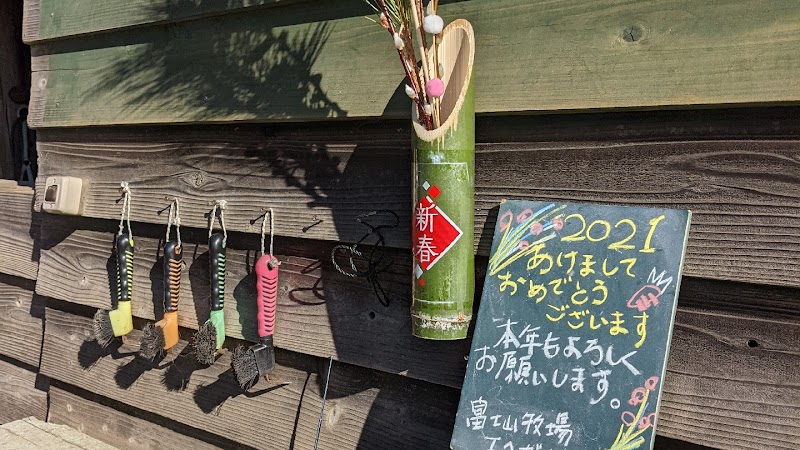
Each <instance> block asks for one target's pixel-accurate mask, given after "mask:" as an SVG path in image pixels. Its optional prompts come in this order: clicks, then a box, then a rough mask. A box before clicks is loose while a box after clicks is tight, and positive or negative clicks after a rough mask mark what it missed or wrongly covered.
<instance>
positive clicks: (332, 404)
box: [42, 309, 458, 449]
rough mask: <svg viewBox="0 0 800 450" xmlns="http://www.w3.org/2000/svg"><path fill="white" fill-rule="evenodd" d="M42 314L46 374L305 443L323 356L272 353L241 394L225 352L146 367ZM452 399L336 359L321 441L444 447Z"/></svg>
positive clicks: (207, 428) (165, 411)
mask: <svg viewBox="0 0 800 450" xmlns="http://www.w3.org/2000/svg"><path fill="white" fill-rule="evenodd" d="M47 318H48V324H47V330H46V333H45V346H44V353H43V358H42V371H43V373H45V374H47V375H48V376H50V377H52V378H54V379H57V380H62V381H65V382H68V383H71V384H73V385H75V386H78V387H80V388H83V389H87V390H91V391H92V392H95V393H97V394H99V395H102V396H106V397H109V398H113V399H115V400H117V401H120V402H123V403H126V404H128V405H131V406H134V407H136V408H140V409H142V410H145V411H148V412H151V413H154V414H158V415H161V416H163V417H165V418H169V419H173V420H179V421H180V422H182V423H184V424H186V425H188V426H191V427H195V428H198V429H200V430H203V431H204V432H208V433H215V434H218V435H220V436H223V437H226V438H229V439H232V440H235V441H237V442H240V443H242V444H245V445H249V446H253V447H258V448H264V447H270V448H298V449H300V448H311V447H312V446H313V441H314V435H315V432H316V425H317V419H318V415H319V410H320V406H321V399H320V396H319V392H320V382H321V380H322V378H321V377H320V376H318V375H317V372H318V371H320V372H321V373H325V372H326V370H327V361H325V360H323V359H319V358H313V357H309V356H303V355H297V354H291V353H289V352H282V351H279V352H278V354H277V359H278V364H279V365H278V367H277V368H276V370H275V372H273V374H272V376H271V383H270V384H267V383H266V382H265V381H263V380H262V381H261V382H260V383H259V384H258V385H256V386H255V387H254V388H253V390H251V392H250V393H248V394H246V395H245V394H242V393H241V391H240V390H239V387H238V385H236V383H235V381H234V379H233V377H232V375H231V374H230V372H229V366H228V364H229V360H228V359H227V355H224V356H223V358H222V359H221V360H219V361H218V362H217V363H215V364H214V365H213V366H211V367H208V368H202V369H201V368H198V367H196V366H193V365H192V364H191V363H189V362H187V361H188V360H187V358H185V357H177V360H173V359H172V358H173V355H171V356H169V357H168V358H167V359H166V360H165V361H162V362H161V366H162V368H152V367H150V366H146V365H143V364H144V363H143V362H142V361H141V360H140V359H134V358H133V356H131V353H130V352H132V351H135V350H136V348H135V347H127V346H123V347H119V348H117V349H115V350H114V352H113V354H112V355H108V354H103V353H102V352H101V351H100V349H99V348H97V346H96V345H92V344H91V343H88V342H87V341H85V339H86V338H87V337H88V336H89V334H90V332H91V331H90V330H91V319H90V318H88V317H82V316H77V315H72V314H69V313H65V312H62V311H58V310H54V309H48V310H47ZM130 337H131V339H130V341H133V342H136V341H137V340H138V337H139V333H138V331H134V332H133V333H132V335H131V336H130ZM179 346H180V348H183V347H184V346H185V342H184V341H182V342H181V344H179ZM277 383H290V384H277ZM457 402H458V392H457V391H456V390H454V389H449V388H444V387H434V386H433V385H430V384H427V383H424V382H413V381H411V380H407V379H403V378H402V377H397V376H393V375H388V374H380V373H375V372H370V371H366V370H363V369H357V368H355V367H352V366H347V365H343V364H338V363H334V366H333V370H332V372H331V376H330V385H329V388H328V401H327V403H326V412H325V416H324V418H323V429H322V433H321V436H320V444H319V448H320V449H341V448H356V447H357V448H368V449H369V448H375V449H385V448H424V447H434V448H444V447H446V446H447V443H448V442H449V439H450V432H451V430H452V426H453V417H452V414H453V412H454V411H455V409H456V405H457ZM398 424H402V426H398Z"/></svg>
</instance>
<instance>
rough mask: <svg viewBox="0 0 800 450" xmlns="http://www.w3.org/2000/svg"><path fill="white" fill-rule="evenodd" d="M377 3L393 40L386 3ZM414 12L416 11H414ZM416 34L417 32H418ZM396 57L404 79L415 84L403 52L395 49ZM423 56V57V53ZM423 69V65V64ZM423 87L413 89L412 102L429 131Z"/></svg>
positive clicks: (383, 1)
mask: <svg viewBox="0 0 800 450" xmlns="http://www.w3.org/2000/svg"><path fill="white" fill-rule="evenodd" d="M378 3H379V4H380V6H381V10H382V12H383V15H384V17H386V22H385V25H384V26H385V27H386V29H387V30H388V31H389V34H390V35H391V36H392V39H394V36H395V33H396V31H395V29H394V25H393V24H392V21H391V19H390V18H389V9H388V8H387V7H386V1H385V0H378ZM414 11H416V9H415V10H414ZM417 32H419V30H418V31H417ZM397 55H398V56H399V57H400V63H401V64H402V65H403V71H404V72H405V74H406V77H408V80H409V82H410V83H412V84H415V81H416V80H415V77H414V76H413V75H412V73H411V72H412V71H411V70H410V68H409V65H408V64H407V62H406V57H405V55H404V52H403V50H401V49H397ZM423 55H424V52H423ZM423 67H425V64H424V63H423ZM424 86H425V84H424V83H422V85H421V86H419V87H418V88H416V89H414V90H415V91H417V96H416V98H414V102H415V103H416V104H417V111H418V114H419V117H420V118H421V119H422V120H423V122H424V124H425V128H427V129H429V130H431V129H433V123H432V120H431V116H430V115H429V114H427V113H426V112H425V106H424V105H423V103H422V100H423V99H424V98H425V90H424Z"/></svg>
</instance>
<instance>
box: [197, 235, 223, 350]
mask: <svg viewBox="0 0 800 450" xmlns="http://www.w3.org/2000/svg"><path fill="white" fill-rule="evenodd" d="M208 253H209V282H210V283H211V313H210V316H209V318H208V320H207V321H206V323H204V324H203V326H201V327H200V329H199V330H198V331H197V333H195V335H194V339H193V341H192V346H193V347H194V356H195V358H197V361H198V362H199V363H201V364H213V363H214V360H215V359H216V357H217V355H218V354H219V352H220V349H221V348H222V344H223V342H225V314H224V313H223V311H222V308H223V306H224V305H225V300H224V298H225V238H224V237H223V234H222V233H214V234H213V235H212V236H211V239H209V241H208Z"/></svg>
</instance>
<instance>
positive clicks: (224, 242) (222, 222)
mask: <svg viewBox="0 0 800 450" xmlns="http://www.w3.org/2000/svg"><path fill="white" fill-rule="evenodd" d="M227 206H228V201H227V200H217V201H215V202H214V208H213V209H212V210H211V216H210V217H209V218H208V239H211V235H212V234H213V231H214V219H215V218H216V216H217V208H219V223H220V226H221V227H222V246H223V247H226V246H227V244H228V228H227V227H226V226H225V208H226V207H227ZM262 247H263V244H262Z"/></svg>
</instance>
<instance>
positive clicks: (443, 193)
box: [411, 19, 475, 340]
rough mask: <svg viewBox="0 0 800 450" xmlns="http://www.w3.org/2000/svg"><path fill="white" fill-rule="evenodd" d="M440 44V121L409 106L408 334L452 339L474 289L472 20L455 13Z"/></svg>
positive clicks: (461, 332)
mask: <svg viewBox="0 0 800 450" xmlns="http://www.w3.org/2000/svg"><path fill="white" fill-rule="evenodd" d="M438 50H439V63H440V64H441V65H442V66H443V69H444V70H443V76H442V81H444V83H445V86H446V89H445V94H444V95H443V96H442V97H441V99H440V101H441V125H440V126H439V127H438V128H436V129H434V130H426V129H425V127H424V126H421V125H420V124H419V122H418V121H417V120H416V114H417V112H416V108H413V109H412V115H414V116H415V117H414V119H415V120H413V136H412V147H413V151H414V177H413V182H414V212H413V217H414V221H413V223H412V230H413V233H412V239H413V242H412V244H413V249H414V268H413V270H414V275H413V277H414V289H413V295H414V298H413V301H412V304H411V321H412V333H413V334H414V336H417V337H421V338H425V339H437V340H451V339H464V338H466V337H467V331H468V329H469V324H470V321H471V320H472V302H473V298H474V294H475V270H474V266H475V257H474V251H473V242H474V238H473V234H474V232H473V230H474V222H475V218H474V202H475V201H474V193H475V101H474V90H473V81H472V66H473V62H474V57H475V37H474V34H473V31H472V26H471V25H470V23H469V22H467V21H466V20H463V19H460V20H456V21H454V22H452V23H451V24H450V25H448V26H447V28H445V29H444V31H443V36H442V39H441V44H440V45H439V48H438ZM447 218H449V220H447ZM456 229H457V230H458V232H456ZM454 237H456V238H455V239H453V238H454ZM453 242H454V243H453ZM448 246H449V247H448Z"/></svg>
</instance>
